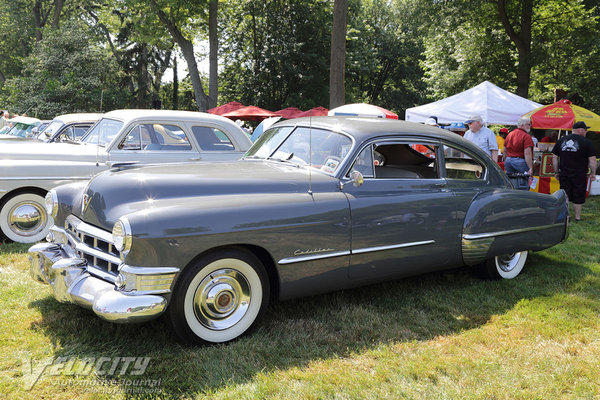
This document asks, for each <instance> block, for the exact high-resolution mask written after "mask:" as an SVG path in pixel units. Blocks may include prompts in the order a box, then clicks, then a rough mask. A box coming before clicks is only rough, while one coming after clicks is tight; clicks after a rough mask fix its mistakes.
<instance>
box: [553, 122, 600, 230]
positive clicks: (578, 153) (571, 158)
mask: <svg viewBox="0 0 600 400" xmlns="http://www.w3.org/2000/svg"><path fill="white" fill-rule="evenodd" d="M588 128H589V126H587V125H586V124H585V122H582V121H578V122H575V123H574V124H573V130H572V133H571V134H570V135H567V136H563V137H561V138H560V139H558V141H557V142H556V145H554V148H553V149H552V153H553V156H552V165H553V167H554V171H555V173H556V178H557V179H558V180H559V182H560V188H561V189H563V190H564V191H565V192H567V197H568V199H569V201H570V202H571V203H573V211H575V222H577V221H581V209H582V207H583V204H584V203H585V192H586V188H587V179H588V175H592V176H593V177H594V179H596V153H595V152H594V147H593V145H592V142H591V141H590V140H588V139H586V138H585V135H586V133H587V130H588Z"/></svg>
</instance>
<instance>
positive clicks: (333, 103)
mask: <svg viewBox="0 0 600 400" xmlns="http://www.w3.org/2000/svg"><path fill="white" fill-rule="evenodd" d="M347 15H348V0H335V3H334V6H333V27H332V32H331V62H330V66H329V68H330V71H329V108H330V109H331V108H335V107H338V106H341V105H343V104H344V103H345V100H346V99H345V97H346V93H345V88H344V80H345V73H346V18H347Z"/></svg>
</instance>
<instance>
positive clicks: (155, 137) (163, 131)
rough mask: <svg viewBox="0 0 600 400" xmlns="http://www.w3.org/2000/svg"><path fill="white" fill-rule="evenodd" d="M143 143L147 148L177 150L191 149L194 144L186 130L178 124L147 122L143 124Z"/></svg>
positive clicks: (141, 132)
mask: <svg viewBox="0 0 600 400" xmlns="http://www.w3.org/2000/svg"><path fill="white" fill-rule="evenodd" d="M140 134H141V135H142V144H145V143H148V144H145V150H159V151H173V150H175V151H177V150H191V149H192V145H191V144H190V141H189V139H188V137H187V135H186V134H185V132H184V131H183V130H182V129H181V128H180V127H178V126H175V125H165V124H145V125H142V126H141V129H140Z"/></svg>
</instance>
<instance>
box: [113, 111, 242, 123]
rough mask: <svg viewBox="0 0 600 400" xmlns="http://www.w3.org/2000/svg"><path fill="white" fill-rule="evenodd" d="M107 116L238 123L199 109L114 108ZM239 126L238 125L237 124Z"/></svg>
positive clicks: (129, 119) (114, 117)
mask: <svg viewBox="0 0 600 400" xmlns="http://www.w3.org/2000/svg"><path fill="white" fill-rule="evenodd" d="M104 117H106V118H113V119H118V120H121V121H123V122H124V123H125V124H127V123H129V122H130V121H132V120H134V119H135V120H152V119H161V120H166V121H185V120H188V121H189V120H197V121H199V120H201V121H213V122H218V123H221V124H227V125H230V124H233V125H236V124H235V123H234V122H233V121H231V120H230V119H227V118H225V117H221V116H220V115H214V114H208V113H202V112H198V111H179V110H114V111H109V112H107V113H106V114H104ZM236 126H237V125H236Z"/></svg>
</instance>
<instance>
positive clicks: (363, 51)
mask: <svg viewBox="0 0 600 400" xmlns="http://www.w3.org/2000/svg"><path fill="white" fill-rule="evenodd" d="M334 3H335V2H334V1H333V0H302V1H295V0H268V1H259V0H235V1H234V0H220V1H218V0H203V1H194V0H149V1H145V0H35V1H32V0H0V7H1V8H0V9H1V10H2V12H1V13H0V39H1V40H2V44H3V45H2V46H0V109H9V111H11V112H17V113H22V112H25V111H26V110H30V111H29V114H30V115H37V116H39V117H43V118H50V117H52V116H54V115H56V114H59V113H63V112H72V111H99V110H103V111H106V110H110V109H113V108H119V107H134V108H150V107H158V106H162V107H169V108H177V107H179V108H184V109H192V110H206V108H208V107H209V106H212V105H214V104H215V102H216V103H218V104H223V103H226V102H228V101H234V100H235V101H240V102H242V103H244V104H252V105H257V106H260V107H264V108H267V109H271V110H277V109H280V108H285V107H289V106H294V107H299V108H302V109H308V108H312V107H315V106H326V107H327V106H328V105H329V99H330V89H331V90H332V89H333V88H330V81H329V77H330V71H331V68H333V67H334V66H333V65H332V64H331V60H332V57H331V56H332V53H331V51H332V50H331V49H332V30H333V28H334ZM339 4H345V5H344V7H346V8H347V16H346V34H345V38H346V39H345V41H346V43H345V54H344V58H345V62H343V64H342V65H345V68H344V71H343V74H342V75H340V74H339V72H338V74H337V75H336V76H343V83H344V87H343V98H344V99H345V100H344V101H345V102H346V103H351V102H367V103H373V104H377V105H380V106H382V107H385V108H388V109H391V110H393V111H395V112H397V113H399V114H400V115H402V113H403V111H404V110H405V109H406V108H408V107H412V106H415V105H419V104H423V103H425V102H429V101H433V100H438V99H440V98H443V97H446V96H450V95H453V94H455V93H458V92H460V91H463V90H466V89H468V88H470V87H472V86H475V85H477V84H479V83H481V82H482V81H483V80H489V81H491V82H493V83H495V84H496V85H498V86H501V87H503V88H504V89H507V90H510V91H512V92H515V93H517V94H520V95H522V96H527V97H529V98H531V99H532V100H535V101H538V102H541V103H546V104H547V103H550V102H552V101H553V100H554V96H555V91H559V92H560V93H561V94H565V95H566V96H568V97H569V98H571V99H572V100H573V101H574V102H575V103H576V104H578V105H581V106H584V107H586V108H589V109H591V110H593V111H596V112H600V101H599V100H600V90H598V87H597V86H598V82H600V79H599V78H600V76H599V75H600V69H598V68H596V67H595V66H596V65H598V62H599V61H600V29H599V28H600V20H599V18H600V7H599V6H598V4H597V1H596V0H523V1H520V0H465V1H460V2H458V1H452V0H347V1H344V2H339ZM209 15H210V18H209ZM209 19H210V24H209ZM209 26H210V27H211V28H210V29H209ZM342 37H343V36H342ZM209 42H210V49H211V50H210V52H211V54H212V57H211V68H210V71H211V72H210V73H209V72H208V70H203V69H202V68H200V67H199V65H201V64H202V62H203V61H204V60H205V59H206V60H208V57H209V54H208V52H206V54H204V52H201V51H199V49H201V48H202V46H200V44H201V43H209ZM175 65H178V66H179V71H176V72H178V73H176V74H173V70H172V69H173V68H174V66H175ZM182 66H183V67H185V71H183V73H182V68H181V67H182ZM176 68H177V67H176ZM335 68H338V69H339V67H335ZM209 75H210V76H209ZM172 76H173V79H171V77H172ZM209 78H210V87H211V93H208V87H209ZM336 85H338V84H337V83H336ZM217 92H218V97H216V93H217Z"/></svg>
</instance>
